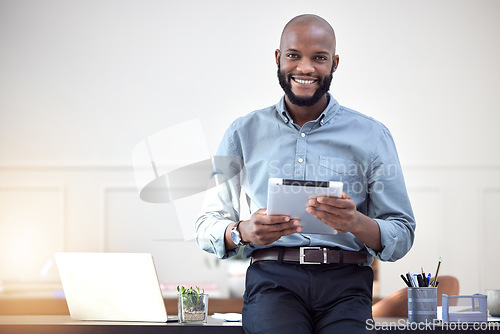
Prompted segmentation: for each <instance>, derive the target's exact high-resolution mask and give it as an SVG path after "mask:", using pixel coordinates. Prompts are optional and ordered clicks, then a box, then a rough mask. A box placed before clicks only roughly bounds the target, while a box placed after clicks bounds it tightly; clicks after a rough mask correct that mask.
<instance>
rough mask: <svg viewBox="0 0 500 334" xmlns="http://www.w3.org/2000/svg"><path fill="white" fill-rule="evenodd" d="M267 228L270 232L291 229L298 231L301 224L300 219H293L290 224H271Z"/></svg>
mask: <svg viewBox="0 0 500 334" xmlns="http://www.w3.org/2000/svg"><path fill="white" fill-rule="evenodd" d="M266 226H267V228H268V231H269V232H281V231H285V230H289V229H297V227H298V226H300V222H299V220H298V219H292V220H290V221H289V222H285V223H277V224H269V225H266Z"/></svg>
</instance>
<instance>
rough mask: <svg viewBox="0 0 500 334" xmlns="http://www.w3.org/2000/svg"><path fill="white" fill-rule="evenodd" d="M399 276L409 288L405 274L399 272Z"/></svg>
mask: <svg viewBox="0 0 500 334" xmlns="http://www.w3.org/2000/svg"><path fill="white" fill-rule="evenodd" d="M401 278H402V279H403V281H405V284H406V285H407V286H408V287H410V288H411V284H410V282H408V280H407V279H406V277H405V275H403V274H401Z"/></svg>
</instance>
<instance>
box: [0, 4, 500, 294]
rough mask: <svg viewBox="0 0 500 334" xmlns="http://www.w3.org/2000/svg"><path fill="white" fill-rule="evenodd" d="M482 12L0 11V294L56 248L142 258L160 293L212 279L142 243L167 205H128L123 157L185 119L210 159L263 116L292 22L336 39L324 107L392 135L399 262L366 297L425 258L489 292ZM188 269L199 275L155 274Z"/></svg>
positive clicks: (194, 254)
mask: <svg viewBox="0 0 500 334" xmlns="http://www.w3.org/2000/svg"><path fill="white" fill-rule="evenodd" d="M499 10H500V3H499V2H498V1H495V0H490V1H487V0H481V1H477V0H441V1H433V0H432V1H431V0H423V1H422V0H420V1H405V2H401V1H397V0H392V1H389V0H383V1H361V0H358V1H349V0H345V1H344V0H341V1H315V2H311V3H307V2H305V1H252V2H246V3H237V2H235V1H130V0H129V1H118V0H117V1H65V0H59V1H56V0H45V1H35V0H33V1H17V0H0V48H1V49H0V50H1V51H0V136H1V137H0V138H1V140H0V280H1V279H4V280H7V279H9V280H20V279H25V280H27V279H29V280H36V279H40V277H39V274H38V272H39V271H40V269H39V268H41V267H42V266H43V264H44V263H45V262H46V260H47V259H48V258H49V257H50V254H51V253H52V252H53V251H57V250H68V251H82V250H89V251H99V250H105V251H150V252H152V253H153V254H154V256H155V260H156V262H157V264H159V267H160V269H159V272H160V279H162V280H164V281H177V280H182V279H185V277H186V276H193V274H194V275H197V276H198V277H203V278H204V279H205V280H208V281H216V280H220V279H221V277H223V273H221V271H222V270H223V269H220V270H212V269H210V268H209V267H212V266H213V265H216V264H214V263H213V262H212V258H211V257H210V256H209V255H206V254H203V253H202V252H201V251H200V250H198V249H197V248H196V246H195V245H194V244H192V243H188V244H185V243H179V242H176V241H168V242H167V241H154V240H156V239H166V238H173V239H175V238H178V237H179V231H178V230H176V228H175V226H174V227H172V226H170V225H168V222H167V221H168V219H169V217H171V215H172V211H171V207H169V206H168V205H163V206H162V205H159V206H158V205H157V206H154V205H149V204H146V203H142V202H140V200H139V199H138V197H137V194H136V193H135V188H134V187H135V184H134V178H133V173H132V168H131V152H132V149H133V148H134V146H135V145H136V144H137V143H138V142H140V141H141V140H143V139H144V138H145V137H147V136H148V135H150V134H152V133H154V132H156V131H158V130H161V129H164V128H166V127H168V126H171V125H174V124H177V123H179V122H182V121H185V120H190V119H193V118H199V119H201V121H202V122H203V124H204V127H205V129H204V130H205V134H206V137H207V142H208V143H207V144H208V146H209V148H210V150H211V151H215V149H216V147H217V145H218V142H219V140H220V138H221V136H222V133H223V131H224V130H225V128H226V127H227V125H228V124H229V123H230V122H231V121H232V120H233V119H234V118H236V117H238V116H240V115H244V114H246V113H248V112H250V111H252V110H254V109H257V108H262V107H266V106H268V105H270V104H273V103H275V102H277V101H278V99H279V98H280V96H281V94H282V91H281V89H280V87H279V85H278V83H277V80H276V69H275V63H274V58H273V57H274V50H275V48H277V47H278V40H279V35H280V33H281V29H282V27H283V25H284V24H285V23H286V22H287V21H288V20H289V19H290V18H292V17H293V16H295V15H297V14H300V13H304V12H308V13H316V14H318V15H321V16H323V17H324V18H325V19H327V20H328V21H330V22H331V23H332V25H333V27H334V28H335V30H336V33H337V52H338V54H339V55H340V66H339V70H338V71H337V72H336V74H335V77H334V81H333V84H332V92H333V94H334V96H335V97H336V98H337V100H338V101H339V102H340V103H341V104H344V105H346V106H348V107H351V108H354V109H357V110H359V111H361V112H363V113H365V114H368V115H370V116H373V117H375V118H376V119H378V120H380V121H382V122H384V123H385V124H386V125H387V126H388V127H389V128H390V129H391V131H392V133H393V135H394V137H395V140H396V143H397V146H398V151H399V154H400V158H401V162H402V164H403V168H404V171H405V174H406V179H407V183H408V188H409V192H410V196H411V198H412V200H413V205H414V207H415V208H414V209H415V214H416V216H417V219H418V222H417V223H418V229H417V240H416V243H415V247H414V249H413V250H412V251H411V253H410V254H409V255H408V256H407V257H406V258H405V259H403V260H402V261H400V262H398V263H395V264H382V266H381V270H380V276H381V279H382V280H381V285H380V293H381V295H387V294H389V293H390V292H392V291H394V290H395V289H397V288H400V287H402V282H400V279H399V274H400V273H401V272H406V271H408V270H410V271H418V270H419V269H420V267H421V266H424V267H425V269H426V270H428V271H431V270H434V268H435V265H436V262H437V259H438V258H439V256H440V255H444V256H445V262H444V263H443V267H442V270H443V271H442V274H446V273H448V274H454V275H457V276H459V278H460V279H461V285H462V291H463V292H466V293H472V292H482V291H483V290H484V289H485V288H500V286H499V285H498V282H494V281H493V280H492V279H491V278H489V277H495V276H496V277H497V275H498V274H500V269H499V267H500V266H499V264H500V261H499V260H498V258H497V257H495V256H494V255H493V254H495V244H494V242H495V238H494V236H495V235H498V234H499V232H500V228H499V227H498V226H500V225H499V224H498V223H499V220H500V219H499V218H498V217H497V214H496V210H495V206H496V205H497V203H498V202H499V200H500V153H499V150H498V149H497V146H498V144H499V143H500V132H499V131H496V130H497V126H498V124H499V123H500V114H499V113H498V112H497V110H498V109H499V107H500V97H499V95H498V94H497V92H496V91H497V90H498V87H499V84H500V65H499V62H498V61H497V58H498V54H500V46H499V44H498V40H499V35H500V22H499V21H498V19H497V14H498V12H499ZM138 224H140V227H139V228H138V227H137V226H138ZM158 236H160V238H158ZM179 249H182V250H183V254H186V258H185V259H183V261H180V260H176V259H175V258H174V257H173V256H172V252H175V253H177V252H178V251H179ZM34 254H36V255H34ZM187 259H192V260H194V261H195V263H198V264H199V266H198V267H199V269H191V270H189V269H186V270H184V271H181V272H180V273H179V272H177V271H172V270H171V269H170V268H171V267H172V266H178V267H185V266H184V265H183V263H185V262H186V261H187ZM196 261H198V262H196ZM19 263H23V265H21V266H19ZM15 264H16V265H15ZM223 267H224V264H222V265H220V267H219V268H223ZM173 272H174V273H173ZM50 275H53V276H54V275H55V276H54V277H56V276H57V273H54V272H53V271H52V273H51V274H49V276H50Z"/></svg>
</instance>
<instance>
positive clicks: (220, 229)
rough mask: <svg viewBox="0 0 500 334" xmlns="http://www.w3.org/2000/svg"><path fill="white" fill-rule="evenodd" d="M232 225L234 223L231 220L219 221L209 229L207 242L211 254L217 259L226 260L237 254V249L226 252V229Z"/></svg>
mask: <svg viewBox="0 0 500 334" xmlns="http://www.w3.org/2000/svg"><path fill="white" fill-rule="evenodd" d="M232 223H234V222H233V221H232V220H220V221H218V222H217V223H216V224H215V226H213V228H212V229H211V232H210V240H209V241H210V244H211V247H212V250H213V253H214V254H215V255H216V256H217V257H218V258H219V259H227V258H230V257H232V256H235V255H236V254H238V247H236V248H235V249H231V250H229V251H227V250H226V241H225V237H226V229H227V227H228V226H229V224H232Z"/></svg>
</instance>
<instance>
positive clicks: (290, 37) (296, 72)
mask: <svg viewBox="0 0 500 334" xmlns="http://www.w3.org/2000/svg"><path fill="white" fill-rule="evenodd" d="M276 62H277V65H278V79H279V83H280V85H281V87H282V88H283V90H284V91H285V94H286V96H287V98H288V100H289V101H290V102H291V103H292V104H295V105H297V106H311V105H314V104H315V103H317V102H318V101H319V100H320V99H321V97H323V96H324V95H325V94H326V92H327V91H328V90H329V89H330V84H331V81H332V73H333V71H334V70H335V68H336V66H337V63H338V56H336V55H335V37H334V36H332V35H331V34H330V33H328V32H327V31H325V30H323V29H321V28H318V27H315V26H313V25H306V26H303V25H298V26H292V27H290V28H288V29H287V31H286V32H285V33H284V35H283V38H282V40H281V49H280V50H276Z"/></svg>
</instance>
